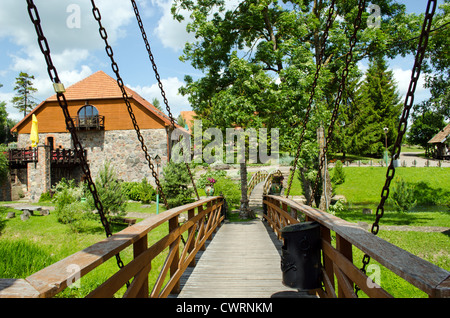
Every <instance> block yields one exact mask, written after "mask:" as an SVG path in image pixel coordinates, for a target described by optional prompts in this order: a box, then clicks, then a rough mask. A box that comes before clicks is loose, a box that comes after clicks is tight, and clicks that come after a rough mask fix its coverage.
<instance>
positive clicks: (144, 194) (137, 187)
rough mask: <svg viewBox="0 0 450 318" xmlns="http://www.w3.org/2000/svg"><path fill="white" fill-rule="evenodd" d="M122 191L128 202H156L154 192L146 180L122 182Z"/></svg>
mask: <svg viewBox="0 0 450 318" xmlns="http://www.w3.org/2000/svg"><path fill="white" fill-rule="evenodd" d="M122 190H123V192H124V194H125V196H126V197H127V199H128V200H133V201H141V202H142V203H150V201H152V200H153V201H154V200H156V190H155V189H154V188H153V187H152V186H151V184H150V183H149V182H148V181H147V179H146V178H144V179H142V181H141V182H123V183H122Z"/></svg>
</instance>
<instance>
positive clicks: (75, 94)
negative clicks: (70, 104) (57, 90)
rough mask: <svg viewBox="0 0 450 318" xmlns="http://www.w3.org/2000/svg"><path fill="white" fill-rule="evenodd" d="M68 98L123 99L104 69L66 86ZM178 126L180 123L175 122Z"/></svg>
mask: <svg viewBox="0 0 450 318" xmlns="http://www.w3.org/2000/svg"><path fill="white" fill-rule="evenodd" d="M125 91H126V92H127V95H128V97H129V98H130V99H134V100H135V101H137V102H138V103H139V104H141V105H142V106H144V107H145V108H146V109H148V110H149V111H150V112H152V113H154V114H155V115H156V116H157V117H158V118H160V119H161V120H162V121H163V122H164V124H165V125H166V126H170V125H171V122H170V118H169V117H168V116H167V115H166V114H164V113H163V112H161V111H160V110H159V109H157V108H156V107H155V106H153V105H152V104H151V103H150V102H148V101H147V100H146V99H145V98H143V97H142V96H140V95H139V94H138V93H136V92H135V91H133V90H132V89H131V88H128V87H126V86H125ZM64 96H65V97H66V100H68V101H73V100H99V99H122V98H123V96H122V91H121V90H120V88H119V86H118V85H117V81H116V80H115V79H113V78H112V77H111V76H109V75H107V74H106V73H105V72H103V71H97V72H95V73H94V74H92V75H90V76H88V77H86V78H85V79H82V80H81V81H79V82H77V83H75V84H73V85H71V86H69V87H67V88H66V91H65V93H64ZM57 100H58V99H57V98H56V94H54V95H52V96H50V97H49V98H47V99H46V100H45V101H43V102H41V103H40V104H39V105H37V106H36V107H35V108H34V109H33V110H32V111H31V112H30V113H29V114H27V116H25V117H24V118H23V119H22V120H21V121H20V122H19V123H17V125H15V126H14V127H13V128H12V129H11V132H13V131H16V130H17V128H18V127H19V126H20V125H21V124H22V123H24V122H26V121H28V120H30V119H31V116H32V115H33V114H34V113H35V112H36V111H37V110H38V109H39V108H40V107H42V105H44V104H45V103H46V102H50V101H57ZM175 125H176V127H177V128H180V126H179V125H177V124H175Z"/></svg>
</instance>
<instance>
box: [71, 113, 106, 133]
mask: <svg viewBox="0 0 450 318" xmlns="http://www.w3.org/2000/svg"><path fill="white" fill-rule="evenodd" d="M72 120H73V123H74V124H75V128H76V129H77V130H103V129H105V116H100V115H96V116H87V117H79V116H76V117H72Z"/></svg>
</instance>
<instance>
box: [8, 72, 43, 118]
mask: <svg viewBox="0 0 450 318" xmlns="http://www.w3.org/2000/svg"><path fill="white" fill-rule="evenodd" d="M32 80H34V76H33V75H28V74H27V73H24V72H20V74H19V77H16V86H15V87H14V90H15V91H16V96H15V97H13V99H12V101H11V102H12V103H13V104H14V107H15V108H17V109H18V110H19V111H21V112H23V117H25V116H26V115H27V113H28V111H31V110H32V109H33V108H34V107H35V106H36V103H35V100H36V99H35V98H34V97H33V94H34V93H35V92H37V89H36V88H34V87H33V82H32Z"/></svg>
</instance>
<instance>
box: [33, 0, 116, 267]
mask: <svg viewBox="0 0 450 318" xmlns="http://www.w3.org/2000/svg"><path fill="white" fill-rule="evenodd" d="M27 4H28V14H29V16H30V19H31V22H32V23H33V25H34V27H35V30H36V34H37V36H38V44H39V48H40V50H41V52H42V54H43V55H44V57H45V62H46V64H47V72H48V75H49V77H50V80H51V81H52V82H53V84H54V86H59V88H58V89H55V91H56V97H57V99H58V103H59V106H60V107H61V109H62V111H63V114H64V118H65V122H66V127H67V129H68V130H69V132H70V135H71V137H72V142H73V145H74V147H75V153H76V154H77V156H78V158H80V165H81V170H82V171H83V173H84V175H85V177H86V181H87V184H88V188H89V191H90V192H91V194H92V197H93V199H94V205H95V208H96V209H97V211H98V214H99V215H100V220H101V222H102V225H103V228H104V229H105V232H106V236H107V237H110V236H111V235H112V233H111V228H110V225H109V222H108V219H107V218H106V217H105V213H104V209H103V204H102V202H101V201H100V198H99V196H98V192H97V188H96V186H95V183H94V182H93V180H92V176H91V171H90V168H89V164H88V163H87V160H86V157H85V155H84V149H83V146H82V145H81V143H80V141H79V139H78V136H77V133H76V128H75V124H74V122H73V120H72V118H71V117H70V114H69V109H68V104H67V100H66V97H65V95H64V89H62V87H61V86H62V83H61V81H60V79H59V76H58V72H57V71H56V68H55V66H54V65H53V61H52V58H51V55H50V47H49V45H48V42H47V39H46V37H45V36H44V32H43V30H42V27H41V19H40V17H39V13H38V10H37V8H36V6H35V4H34V2H33V0H27ZM116 260H117V265H118V266H119V268H122V267H123V266H124V264H123V262H122V260H121V258H120V255H119V254H116Z"/></svg>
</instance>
